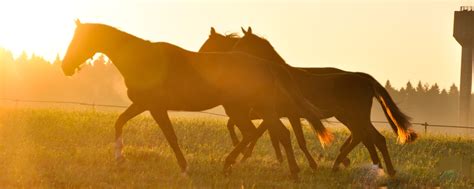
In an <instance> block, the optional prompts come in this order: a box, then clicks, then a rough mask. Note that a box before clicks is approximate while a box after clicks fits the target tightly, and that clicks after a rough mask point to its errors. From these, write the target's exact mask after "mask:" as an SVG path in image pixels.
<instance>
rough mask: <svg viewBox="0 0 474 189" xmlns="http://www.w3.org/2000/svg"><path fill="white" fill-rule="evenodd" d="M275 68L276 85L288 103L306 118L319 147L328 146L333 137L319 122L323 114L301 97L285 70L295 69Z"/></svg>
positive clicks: (290, 76)
mask: <svg viewBox="0 0 474 189" xmlns="http://www.w3.org/2000/svg"><path fill="white" fill-rule="evenodd" d="M277 67H278V69H273V70H274V71H275V70H276V80H277V83H278V84H279V86H280V87H281V89H282V90H283V92H284V93H286V95H287V96H288V97H289V99H290V102H292V103H293V105H294V106H295V107H296V108H297V111H298V113H299V114H300V115H302V116H303V117H304V118H306V119H307V120H308V122H309V123H310V125H311V126H312V127H313V129H314V131H316V133H317V135H318V138H319V141H320V142H321V145H322V146H323V147H324V146H326V145H329V144H330V143H331V141H332V139H333V135H332V134H331V132H330V131H329V130H327V129H326V128H325V127H324V125H323V124H322V123H321V121H320V118H322V117H323V114H322V113H321V111H319V109H318V108H316V107H315V106H314V105H313V104H312V103H311V102H309V101H308V100H307V99H306V98H305V97H304V96H303V95H302V93H301V91H300V89H299V88H298V87H297V85H296V82H295V80H294V78H293V77H292V75H291V74H290V72H289V70H287V69H297V68H293V67H290V66H287V67H283V66H280V65H278V66H277ZM285 68H286V69H285Z"/></svg>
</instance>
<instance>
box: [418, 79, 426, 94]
mask: <svg viewBox="0 0 474 189" xmlns="http://www.w3.org/2000/svg"><path fill="white" fill-rule="evenodd" d="M416 92H417V93H421V94H423V93H426V90H425V87H423V84H421V81H418V85H417V86H416Z"/></svg>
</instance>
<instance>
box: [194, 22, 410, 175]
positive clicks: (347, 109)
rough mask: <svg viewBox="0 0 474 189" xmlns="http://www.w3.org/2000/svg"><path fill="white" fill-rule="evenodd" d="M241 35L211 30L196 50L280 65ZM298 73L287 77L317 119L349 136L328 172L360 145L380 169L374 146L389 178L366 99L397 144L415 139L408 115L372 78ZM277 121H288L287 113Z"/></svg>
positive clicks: (267, 48) (329, 71)
mask: <svg viewBox="0 0 474 189" xmlns="http://www.w3.org/2000/svg"><path fill="white" fill-rule="evenodd" d="M243 32H244V33H245V36H244V37H243V38H241V39H240V38H239V37H237V35H234V34H231V35H227V36H223V35H220V34H218V33H216V32H215V30H214V28H211V34H210V36H209V39H208V40H207V41H206V42H205V43H204V45H203V46H202V47H201V49H200V51H201V52H212V51H231V50H235V51H243V52H246V53H250V54H253V55H257V56H259V57H262V58H265V59H268V60H271V61H272V62H277V63H280V64H286V63H285V61H284V60H283V59H282V58H281V57H280V56H279V55H278V53H277V52H276V51H275V50H274V48H273V47H272V46H271V44H270V43H269V42H268V41H267V40H265V39H263V38H260V37H258V36H256V35H254V34H253V33H252V30H251V28H249V30H248V31H245V30H243ZM302 70H303V71H301V70H291V73H292V75H293V76H294V77H295V78H297V81H298V84H299V87H300V89H301V90H302V92H303V94H304V95H305V96H306V98H308V99H309V100H310V101H311V102H312V103H313V104H314V105H316V106H317V107H318V108H320V109H321V110H324V116H323V117H322V118H328V117H336V118H337V119H338V120H340V121H341V122H342V123H344V124H345V125H346V126H347V127H348V128H349V130H350V131H351V133H352V134H351V136H350V137H349V138H348V139H347V140H346V142H345V143H344V144H343V146H342V147H341V153H340V154H339V155H338V157H337V158H336V161H335V163H334V166H333V169H334V170H337V169H338V165H339V163H341V162H345V163H348V161H349V160H348V159H347V157H346V156H347V154H348V153H349V152H350V151H351V150H352V149H353V148H354V147H355V146H356V145H357V144H358V143H360V142H362V143H363V144H364V145H365V146H366V147H367V149H368V151H369V153H370V155H371V158H372V161H373V162H374V164H378V165H379V166H380V167H381V164H380V160H379V158H378V155H377V152H376V150H375V146H376V147H377V148H378V149H379V150H380V151H381V152H382V155H383V157H384V160H385V164H386V166H387V172H388V173H389V174H390V175H394V174H395V170H394V168H393V165H392V163H391V160H390V156H389V154H388V150H387V147H386V142H385V137H383V136H382V135H381V134H380V133H379V132H378V131H377V130H376V129H375V127H374V126H373V125H372V123H371V121H370V111H371V106H372V98H376V99H377V100H378V101H379V102H380V104H381V106H382V108H383V110H384V112H385V115H386V116H387V119H388V120H389V122H390V125H391V126H392V128H393V130H394V132H395V133H396V134H397V135H398V139H399V141H400V142H401V143H405V142H411V141H413V140H415V139H416V136H417V135H416V133H414V132H413V131H412V130H411V129H410V123H409V118H408V116H406V115H405V114H403V113H402V112H401V111H400V110H399V109H398V107H397V106H396V105H395V103H394V102H393V100H392V99H391V97H390V96H389V95H388V93H387V91H386V90H385V89H384V88H383V87H382V86H381V85H380V84H379V83H378V82H377V81H376V80H375V79H374V78H373V77H371V76H370V75H368V74H365V73H353V72H345V71H343V70H339V69H336V68H302ZM304 72H310V73H313V74H316V75H314V76H311V77H307V76H303V77H301V75H305V74H302V73H304ZM316 91H318V92H316ZM277 111H278V112H282V110H280V109H277ZM290 115H291V114H290ZM281 116H285V117H288V113H287V115H281ZM254 118H258V117H254ZM288 119H289V120H290V123H291V124H292V127H293V129H294V131H295V135H296V137H297V139H298V143H299V145H300V148H301V149H302V150H303V152H305V154H306V151H307V149H306V144H305V140H304V136H303V133H302V131H301V124H300V123H299V117H298V118H294V117H288ZM232 122H233V120H232V119H229V122H228V128H229V130H231V137H232V138H233V140H234V141H235V140H238V139H237V138H236V136H235V133H233V132H234V131H233V125H234V124H233V123H232ZM270 136H271V135H270ZM272 140H273V141H272V143H274V146H275V147H276V152H277V156H278V154H281V152H280V153H279V151H280V150H279V147H278V144H276V145H275V142H274V141H275V139H272ZM374 145H375V146H374ZM307 156H308V155H307ZM309 156H310V155H309Z"/></svg>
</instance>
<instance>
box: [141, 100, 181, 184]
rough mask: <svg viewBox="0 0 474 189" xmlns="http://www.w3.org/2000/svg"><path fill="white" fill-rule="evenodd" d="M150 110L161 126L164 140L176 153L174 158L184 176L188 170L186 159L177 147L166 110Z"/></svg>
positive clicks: (176, 139) (176, 140)
mask: <svg viewBox="0 0 474 189" xmlns="http://www.w3.org/2000/svg"><path fill="white" fill-rule="evenodd" d="M150 112H151V115H152V116H153V119H155V121H156V123H158V126H159V127H160V128H161V131H163V134H164V135H165V137H166V140H167V141H168V143H169V144H170V146H171V148H172V149H173V151H174V154H175V155H176V159H177V160H178V164H179V166H180V167H181V172H182V173H183V176H186V175H187V171H188V163H187V162H186V159H184V155H183V152H182V151H181V149H180V148H179V145H178V138H177V137H176V133H175V131H174V129H173V125H171V121H170V118H169V117H168V112H167V111H166V110H161V109H153V110H151V111H150Z"/></svg>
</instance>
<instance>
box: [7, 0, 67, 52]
mask: <svg viewBox="0 0 474 189" xmlns="http://www.w3.org/2000/svg"><path fill="white" fill-rule="evenodd" d="M2 7H3V8H2V11H0V47H1V48H5V49H8V50H11V51H12V52H13V54H14V55H16V56H18V55H19V54H20V53H21V52H22V51H25V52H27V53H28V54H31V53H35V54H37V55H40V56H44V57H45V58H46V59H48V60H53V59H54V58H55V57H56V55H57V53H63V52H61V51H64V50H65V49H66V47H67V42H69V40H70V39H71V37H72V34H73V31H74V24H73V20H74V16H73V15H74V10H75V9H74V7H73V6H72V5H71V4H70V3H68V2H67V1H54V0H46V1H34V0H31V1H26V0H7V1H6V2H2Z"/></svg>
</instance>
